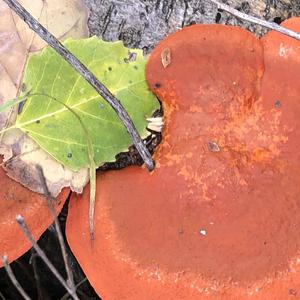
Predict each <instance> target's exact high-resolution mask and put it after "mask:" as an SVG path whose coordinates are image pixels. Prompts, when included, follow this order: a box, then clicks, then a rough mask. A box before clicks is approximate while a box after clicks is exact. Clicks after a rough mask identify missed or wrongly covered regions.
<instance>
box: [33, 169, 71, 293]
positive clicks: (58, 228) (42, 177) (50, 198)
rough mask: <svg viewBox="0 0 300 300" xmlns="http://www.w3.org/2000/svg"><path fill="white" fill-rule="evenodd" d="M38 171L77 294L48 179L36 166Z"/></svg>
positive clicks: (67, 270) (68, 281)
mask: <svg viewBox="0 0 300 300" xmlns="http://www.w3.org/2000/svg"><path fill="white" fill-rule="evenodd" d="M36 169H37V171H38V176H39V178H40V183H41V186H42V189H43V192H44V195H45V197H46V200H47V204H48V207H49V211H50V213H51V216H52V218H53V220H54V226H55V229H56V232H57V236H58V241H59V245H60V249H61V253H62V257H63V260H64V265H65V269H66V273H67V283H68V285H69V286H70V288H71V289H72V290H73V293H76V287H75V283H74V278H73V273H72V270H71V267H70V263H69V258H68V254H67V249H66V245H65V241H64V237H63V235H62V232H61V228H60V225H59V222H58V219H57V216H56V212H55V209H54V206H53V200H54V199H53V197H52V196H51V194H50V192H49V189H48V186H47V183H46V179H45V176H44V172H43V169H42V168H41V166H36Z"/></svg>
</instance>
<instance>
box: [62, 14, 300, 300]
mask: <svg viewBox="0 0 300 300" xmlns="http://www.w3.org/2000/svg"><path fill="white" fill-rule="evenodd" d="M291 24H292V25H293V26H295V28H294V27H293V28H294V29H297V30H300V21H299V19H292V20H291V21H288V22H287V23H285V24H284V25H286V26H290V25H291ZM281 43H283V45H284V47H286V48H287V49H290V52H289V53H290V56H289V57H288V58H285V57H283V56H282V57H278V56H280V51H279V50H280V47H282V45H281ZM273 47H277V50H274V48H273ZM299 57H300V42H295V41H293V40H292V39H291V38H286V37H283V36H282V35H278V34H275V33H273V32H271V33H270V34H267V35H266V36H265V37H264V38H263V40H262V41H260V40H258V39H256V38H255V37H254V36H253V35H252V34H250V33H249V32H247V31H245V30H243V29H240V28H238V27H231V26H223V25H194V26H190V27H187V28H184V29H182V30H180V31H178V32H176V33H174V34H172V35H170V36H169V37H167V38H166V39H165V40H163V41H162V42H161V43H160V44H159V45H158V46H157V47H156V48H155V49H154V51H153V52H152V54H151V56H150V59H149V62H148V65H147V70H146V74H147V79H148V82H149V86H150V88H151V89H152V90H153V91H154V92H155V93H156V94H157V95H158V96H159V98H160V100H161V101H162V104H163V108H164V115H165V129H164V132H163V140H162V143H161V144H160V145H159V147H158V150H157V152H156V153H155V160H156V165H157V166H156V169H155V170H154V171H153V172H152V173H150V174H149V173H147V172H146V171H145V170H143V169H141V168H138V167H130V168H127V169H125V170H122V171H109V172H106V173H102V174H98V176H97V199H96V209H95V240H94V241H93V243H91V241H89V226H88V200H89V194H88V190H87V189H88V188H86V189H85V191H84V193H83V194H82V195H81V196H77V195H73V196H72V198H71V201H70V204H69V215H68V220H67V238H68V241H69V243H70V246H71V249H72V251H73V253H74V254H75V256H76V258H77V259H78V261H79V263H80V265H81V267H82V268H83V270H84V272H85V274H86V276H87V277H88V279H89V280H90V282H91V284H92V285H93V286H94V288H95V290H96V291H97V292H98V293H99V295H100V296H101V297H103V298H104V299H199V300H200V299H216V297H217V299H248V297H249V296H250V295H251V296H252V298H253V299H286V298H287V297H288V295H289V292H290V293H291V291H292V292H293V291H294V289H296V288H297V287H298V286H299V285H300V268H299V258H298V257H299V256H298V255H299V250H300V249H299V244H300V235H299V229H300V199H299V192H300V185H299V182H300V171H299V170H300V168H299V162H300V159H299V158H300V157H299V155H300V150H299V146H300V136H299V134H300V131H299V130H297V129H299V125H300V118H299V117H297V116H299V115H300V114H299V113H300V102H299V99H300V89H299V88H298V89H297V83H299V79H300V78H299V74H300V61H299ZM283 60H285V63H286V64H288V66H285V68H283V71H280V70H281V69H280V68H281V67H282V64H283ZM277 64H278V65H277ZM280 72H283V73H280ZM289 74H290V75H291V76H292V77H290V75H289ZM282 79H283V80H282ZM278 80H279V81H280V84H278V82H277V81H278ZM297 99H298V101H297ZM278 100H280V101H279V102H278Z"/></svg>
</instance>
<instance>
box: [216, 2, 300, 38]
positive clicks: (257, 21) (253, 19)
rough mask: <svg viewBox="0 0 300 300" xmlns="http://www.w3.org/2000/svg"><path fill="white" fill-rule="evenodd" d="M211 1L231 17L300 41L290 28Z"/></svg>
mask: <svg viewBox="0 0 300 300" xmlns="http://www.w3.org/2000/svg"><path fill="white" fill-rule="evenodd" d="M210 1H211V2H212V3H214V4H216V5H217V6H218V9H222V10H225V11H226V12H228V13H230V14H231V15H233V16H235V17H237V18H239V19H242V20H245V21H248V22H251V23H254V24H257V25H260V26H263V27H266V28H269V29H272V30H275V31H278V32H280V33H282V34H284V35H287V36H289V37H292V38H294V39H296V40H300V34H299V33H297V32H295V31H293V30H290V29H288V28H285V27H283V26H280V25H278V24H277V23H275V22H269V21H266V20H262V19H259V18H257V17H253V16H250V15H247V14H245V13H242V12H240V11H238V10H237V9H234V8H232V7H230V6H228V5H226V4H223V3H221V2H219V1H216V0H210Z"/></svg>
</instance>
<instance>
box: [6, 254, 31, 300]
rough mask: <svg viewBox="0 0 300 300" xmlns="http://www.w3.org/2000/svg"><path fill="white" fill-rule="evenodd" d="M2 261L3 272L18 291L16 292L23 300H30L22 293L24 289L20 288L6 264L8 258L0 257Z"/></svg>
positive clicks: (7, 263)
mask: <svg viewBox="0 0 300 300" xmlns="http://www.w3.org/2000/svg"><path fill="white" fill-rule="evenodd" d="M1 259H2V261H3V265H4V268H5V271H6V273H7V275H8V277H9V278H10V280H11V282H12V283H13V285H14V286H15V288H16V289H17V290H18V292H19V293H20V294H21V296H22V297H23V298H24V299H25V300H31V298H30V297H29V296H28V295H27V293H26V292H25V291H24V289H23V288H22V286H21V285H20V283H19V281H18V280H17V278H16V276H15V274H14V272H13V270H12V269H11V267H10V265H9V262H8V258H7V256H6V255H4V256H2V257H1Z"/></svg>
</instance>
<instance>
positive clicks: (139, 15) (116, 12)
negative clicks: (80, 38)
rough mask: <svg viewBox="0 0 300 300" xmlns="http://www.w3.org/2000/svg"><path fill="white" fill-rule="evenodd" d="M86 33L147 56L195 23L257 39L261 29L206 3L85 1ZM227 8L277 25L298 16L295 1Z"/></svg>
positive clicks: (230, 0) (233, 0) (255, 1)
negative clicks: (233, 28) (227, 27)
mask: <svg viewBox="0 0 300 300" xmlns="http://www.w3.org/2000/svg"><path fill="white" fill-rule="evenodd" d="M85 2H86V5H87V6H88V8H89V9H90V18H89V23H88V25H89V29H90V33H91V35H97V36H99V37H101V38H103V39H104V40H107V41H116V40H123V41H124V44H125V45H126V46H127V47H130V48H140V49H143V50H144V51H145V53H149V52H150V51H151V49H152V48H153V47H154V46H155V45H156V44H157V43H158V42H159V41H160V40H161V39H163V38H164V37H165V36H167V35H168V34H170V33H172V32H174V31H176V30H178V29H180V28H182V27H185V26H188V25H192V24H196V23H220V24H229V25H239V26H241V27H244V28H246V29H248V30H250V31H251V32H253V33H255V34H256V35H258V36H261V35H263V34H264V33H265V32H266V29H265V28H262V27H260V26H258V25H254V24H249V23H248V22H245V21H241V20H238V19H236V18H235V17H233V16H231V15H229V14H228V13H226V12H221V11H218V10H217V7H216V6H215V5H214V4H212V3H211V1H209V0H85ZM223 2H224V3H227V4H228V5H230V6H232V7H234V8H236V9H238V10H240V11H242V12H245V13H247V14H251V15H254V16H257V17H260V18H263V19H265V20H269V21H275V22H277V23H279V22H281V21H283V20H285V19H287V18H289V17H291V16H297V15H298V16H299V15H300V2H299V1H298V0H251V1H243V0H227V1H224V0H223Z"/></svg>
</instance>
